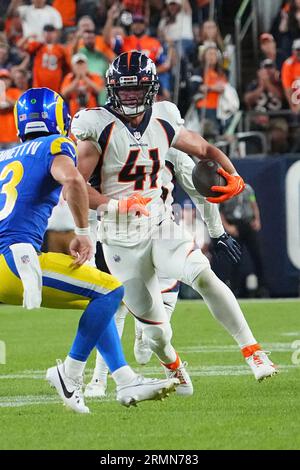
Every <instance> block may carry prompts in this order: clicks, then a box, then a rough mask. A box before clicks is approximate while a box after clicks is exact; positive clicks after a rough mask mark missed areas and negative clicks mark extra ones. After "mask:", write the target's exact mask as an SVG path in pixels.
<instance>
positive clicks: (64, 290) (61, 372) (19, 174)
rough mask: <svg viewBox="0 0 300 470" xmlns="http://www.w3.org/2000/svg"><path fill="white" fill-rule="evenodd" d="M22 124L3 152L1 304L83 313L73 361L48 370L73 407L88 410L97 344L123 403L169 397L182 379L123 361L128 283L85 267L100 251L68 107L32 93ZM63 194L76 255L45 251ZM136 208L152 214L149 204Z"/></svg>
mask: <svg viewBox="0 0 300 470" xmlns="http://www.w3.org/2000/svg"><path fill="white" fill-rule="evenodd" d="M15 120H16V126H17V129H18V135H19V137H20V140H21V142H22V144H21V145H19V146H17V147H14V148H12V149H9V150H6V151H3V152H0V302H2V303H6V304H13V305H22V304H23V306H24V307H26V308H35V307H39V306H40V305H42V306H43V307H52V308H78V309H82V310H84V313H83V315H82V317H81V319H80V321H79V326H78V330H77V333H76V336H75V340H74V342H73V345H72V347H71V350H70V352H69V354H68V356H67V358H66V360H65V361H64V362H63V363H61V362H58V364H57V366H55V367H51V368H50V369H48V371H47V379H48V381H49V382H50V384H51V385H52V386H54V387H55V388H56V390H57V392H58V394H59V395H60V397H61V398H62V400H63V401H64V403H65V404H66V405H67V406H69V407H70V408H72V409H73V410H75V411H77V412H80V413H88V412H89V409H88V407H87V406H86V405H85V403H84V399H83V394H82V383H83V372H84V368H85V364H86V361H87V358H88V356H89V354H90V352H91V351H92V350H93V348H94V347H97V349H98V350H99V352H100V353H101V354H102V356H103V357H104V358H105V361H106V362H107V365H108V367H109V369H110V371H111V373H112V377H113V379H114V380H115V382H116V385H117V399H118V400H119V401H120V402H121V403H122V404H124V405H126V406H128V405H130V404H134V403H136V402H137V401H142V400H151V399H158V398H161V397H163V396H166V395H167V394H168V392H169V391H172V390H173V389H174V388H175V384H176V380H175V381H174V380H157V379H145V378H144V377H141V376H138V375H136V374H135V372H134V371H133V370H132V369H131V368H130V367H129V366H128V365H127V363H126V360H125V358H124V355H123V351H122V347H121V343H120V340H119V335H118V333H117V330H116V326H115V322H114V318H113V317H114V314H115V312H116V310H117V308H118V306H119V304H120V302H121V300H122V297H123V286H122V284H121V283H120V282H119V281H118V280H117V279H116V278H114V277H113V276H111V275H108V274H106V273H102V272H100V271H98V270H97V269H94V268H92V267H90V266H87V265H85V264H84V263H85V262H86V261H87V260H89V259H90V258H91V257H92V254H93V249H92V243H91V240H90V237H89V227H88V193H87V188H86V184H85V182H84V180H83V178H82V176H81V175H80V173H79V172H78V170H77V168H76V159H77V149H76V146H75V144H74V143H73V141H72V140H71V139H69V138H68V137H67V133H68V129H69V123H70V119H69V115H68V110H67V106H66V104H65V103H64V101H63V99H62V97H61V96H60V95H58V94H57V93H55V92H54V91H52V90H50V89H48V88H36V89H34V88H33V89H30V90H28V91H26V92H25V93H24V94H23V95H22V96H21V97H20V99H19V100H18V102H17V103H16V106H15ZM62 189H63V194H64V197H65V199H66V200H67V202H68V204H69V206H70V209H71V211H72V215H73V217H74V220H75V223H76V229H75V238H74V239H73V240H72V242H71V245H70V251H71V254H72V256H73V257H71V256H66V255H62V254H56V253H41V252H40V250H41V245H42V241H43V237H44V233H45V231H46V228H47V223H48V218H49V217H50V215H51V212H52V209H53V207H54V206H55V205H56V204H57V203H58V199H59V196H60V193H61V190H62ZM124 204H125V205H126V206H130V201H129V202H128V201H125V202H124V201H123V206H124ZM123 206H122V207H123ZM137 210H139V211H145V207H144V205H143V201H141V205H140V206H138V207H137Z"/></svg>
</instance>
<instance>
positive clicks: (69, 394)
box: [57, 367, 74, 398]
mask: <svg viewBox="0 0 300 470" xmlns="http://www.w3.org/2000/svg"><path fill="white" fill-rule="evenodd" d="M57 373H58V377H59V380H60V383H61V386H62V389H63V392H64V396H65V397H66V398H72V396H73V395H74V391H73V392H69V390H67V388H66V386H65V383H64V381H63V379H62V378H61V375H60V373H59V370H58V367H57Z"/></svg>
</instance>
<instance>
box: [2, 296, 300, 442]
mask: <svg viewBox="0 0 300 470" xmlns="http://www.w3.org/2000/svg"><path fill="white" fill-rule="evenodd" d="M242 305H243V309H244V311H245V313H246V316H247V318H248V320H249V322H250V324H251V326H252V328H253V330H254V332H255V335H256V336H257V339H258V340H259V341H261V342H262V344H263V345H264V346H265V348H266V349H271V350H272V352H273V354H272V358H273V360H274V361H275V362H276V363H277V364H279V366H280V369H281V373H280V374H279V375H278V376H276V377H273V378H271V379H269V380H267V381H264V382H262V383H257V382H256V381H255V380H254V378H253V376H252V375H250V373H249V370H248V367H247V366H246V365H245V363H244V360H243V358H242V356H241V355H240V353H239V350H238V349H237V348H236V346H235V344H234V343H233V341H232V339H231V338H230V337H229V336H228V334H227V333H226V332H225V331H224V330H223V329H222V328H221V327H220V326H219V325H218V324H217V323H216V322H215V320H214V319H213V318H212V317H211V315H210V314H209V313H208V311H207V308H206V307H205V305H204V304H203V303H199V302H179V303H178V305H177V308H176V312H175V314H174V317H173V327H174V344H175V346H176V348H177V350H178V352H179V353H180V355H181V357H182V359H184V360H187V361H188V363H189V370H190V373H191V376H192V378H193V382H194V388H195V393H194V396H193V397H188V398H184V397H177V396H175V395H172V396H171V397H170V398H169V399H168V400H165V401H164V402H147V403H146V402H145V403H141V404H140V405H139V406H138V407H137V408H129V409H127V408H123V407H122V406H120V405H119V404H118V403H117V402H116V401H115V399H114V386H113V382H112V380H111V379H110V380H109V394H108V397H107V398H106V399H104V400H102V401H99V400H92V401H88V404H89V406H90V410H91V414H90V415H84V416H82V415H76V414H74V413H73V412H71V411H68V410H67V409H66V408H64V407H63V406H62V404H61V403H60V401H59V399H58V397H57V396H56V394H55V392H54V391H53V390H52V389H50V387H49V385H48V384H47V382H45V380H44V375H45V370H46V369H47V367H49V366H52V365H54V364H55V360H56V358H62V359H63V358H64V357H65V355H66V353H67V352H68V349H69V346H70V344H71V341H72V338H73V335H74V332H75V329H76V325H77V321H78V318H79V315H80V313H79V312H75V311H55V310H46V309H41V310H38V311H25V310H23V309H20V308H15V307H7V306H3V305H2V306H0V340H2V341H5V343H6V349H7V361H6V362H7V363H6V365H1V364H0V448H1V449H99V450H100V449H107V450H112V449H122V450H123V449H127V450H129V449H143V450H147V449H155V450H157V449H181V450H183V449H193V450H195V449H299V448H300V419H299V417H300V399H299V383H300V382H299V379H300V364H299V365H298V366H297V365H293V363H292V353H293V352H294V350H293V349H292V343H293V342H294V341H295V340H300V308H299V307H300V302H297V301H291V302H284V301H279V302H262V303H255V302H253V303H252V302H249V303H242ZM124 345H125V351H126V355H127V358H128V360H129V362H130V363H131V364H132V365H133V366H134V367H135V369H136V370H140V371H142V372H143V373H145V374H146V375H147V376H151V375H153V376H155V375H156V376H158V375H159V374H161V373H162V371H161V368H160V366H159V364H158V361H157V360H156V359H154V358H153V359H152V361H151V363H150V364H149V365H148V366H145V367H144V368H140V369H138V368H137V367H136V364H135V362H134V358H133V322H132V319H131V318H128V319H127V322H126V329H125V334H124ZM296 356H297V355H296ZM299 358H300V354H299ZM93 360H94V356H93V358H91V359H90V361H89V364H88V368H89V369H88V374H89V373H90V369H91V367H92V365H93ZM88 374H87V377H86V378H88Z"/></svg>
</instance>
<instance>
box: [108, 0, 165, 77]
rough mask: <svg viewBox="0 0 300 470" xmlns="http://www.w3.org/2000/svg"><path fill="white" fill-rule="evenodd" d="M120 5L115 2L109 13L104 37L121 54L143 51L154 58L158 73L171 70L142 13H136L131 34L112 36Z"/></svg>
mask: <svg viewBox="0 0 300 470" xmlns="http://www.w3.org/2000/svg"><path fill="white" fill-rule="evenodd" d="M119 14H120V9H119V6H118V5H116V4H114V5H113V6H112V7H111V8H110V9H109V10H108V13H107V21H106V24H105V26H104V29H103V37H104V40H105V41H106V43H107V44H109V45H110V46H111V47H112V49H113V50H114V52H115V53H116V54H117V55H119V54H121V53H122V52H128V51H131V50H137V51H143V52H144V54H146V55H147V56H148V57H150V59H152V60H153V62H154V63H155V65H156V67H157V73H158V75H159V74H160V73H163V72H167V71H168V70H169V64H168V63H167V61H166V57H165V54H164V53H163V48H162V45H161V43H160V42H159V41H158V40H157V39H155V38H152V37H151V36H148V35H147V34H146V21H145V17H144V16H142V15H134V16H133V17H132V24H131V27H130V32H131V34H130V35H129V36H125V37H121V36H116V37H112V31H113V24H114V21H115V19H117V18H118V17H119Z"/></svg>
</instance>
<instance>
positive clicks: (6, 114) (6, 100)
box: [0, 69, 22, 148]
mask: <svg viewBox="0 0 300 470" xmlns="http://www.w3.org/2000/svg"><path fill="white" fill-rule="evenodd" d="M21 94H22V92H21V90H19V89H18V88H13V87H12V79H11V74H10V72H9V71H8V70H6V69H1V70H0V147H2V148H8V147H10V146H11V144H15V143H16V142H18V137H17V130H16V126H15V120H14V105H15V102H16V101H17V99H18V98H19V97H20V96H21Z"/></svg>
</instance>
